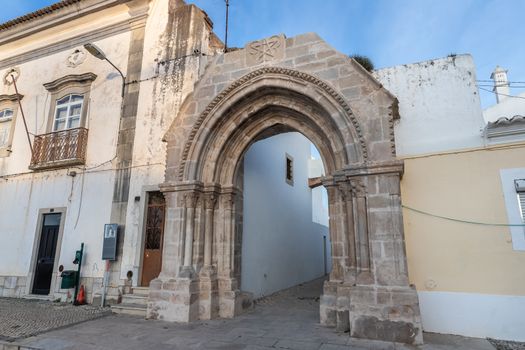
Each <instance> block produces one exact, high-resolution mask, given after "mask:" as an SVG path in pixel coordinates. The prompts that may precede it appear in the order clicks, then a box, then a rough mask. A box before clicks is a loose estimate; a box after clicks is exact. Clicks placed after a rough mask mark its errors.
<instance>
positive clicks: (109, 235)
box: [102, 224, 118, 260]
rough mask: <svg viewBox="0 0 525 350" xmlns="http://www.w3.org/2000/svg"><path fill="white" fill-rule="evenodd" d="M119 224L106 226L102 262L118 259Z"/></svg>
mask: <svg viewBox="0 0 525 350" xmlns="http://www.w3.org/2000/svg"><path fill="white" fill-rule="evenodd" d="M117 238H118V224H105V225H104V243H103V245H102V260H116V259H117Z"/></svg>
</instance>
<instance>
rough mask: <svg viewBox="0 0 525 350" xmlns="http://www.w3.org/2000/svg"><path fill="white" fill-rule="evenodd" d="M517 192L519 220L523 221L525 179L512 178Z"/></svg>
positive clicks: (524, 213)
mask: <svg viewBox="0 0 525 350" xmlns="http://www.w3.org/2000/svg"><path fill="white" fill-rule="evenodd" d="M514 186H515V187H516V192H517V193H518V206H519V208H520V214H521V222H523V223H525V179H519V180H514Z"/></svg>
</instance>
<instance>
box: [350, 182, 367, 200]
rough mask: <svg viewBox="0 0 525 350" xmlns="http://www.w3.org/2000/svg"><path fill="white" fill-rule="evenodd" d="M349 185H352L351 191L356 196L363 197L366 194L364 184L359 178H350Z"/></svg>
mask: <svg viewBox="0 0 525 350" xmlns="http://www.w3.org/2000/svg"><path fill="white" fill-rule="evenodd" d="M350 185H351V187H352V193H353V194H354V196H356V197H365V196H366V194H367V188H366V184H365V182H364V181H363V180H361V179H354V180H350Z"/></svg>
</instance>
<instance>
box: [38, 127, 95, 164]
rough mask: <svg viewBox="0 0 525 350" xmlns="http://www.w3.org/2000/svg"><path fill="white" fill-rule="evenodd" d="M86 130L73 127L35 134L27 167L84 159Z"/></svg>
mask: <svg viewBox="0 0 525 350" xmlns="http://www.w3.org/2000/svg"><path fill="white" fill-rule="evenodd" d="M87 136H88V130H87V129H86V128H75V129H68V130H63V131H56V132H51V133H48V134H43V135H37V136H35V141H34V144H33V156H32V157H31V164H30V166H29V169H32V170H41V169H49V168H59V167H63V166H70V165H81V164H84V163H85V161H86V146H87Z"/></svg>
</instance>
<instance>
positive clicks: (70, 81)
mask: <svg viewBox="0 0 525 350" xmlns="http://www.w3.org/2000/svg"><path fill="white" fill-rule="evenodd" d="M96 78H97V76H96V75H95V74H93V73H84V74H78V75H76V74H72V75H67V76H65V77H62V78H59V79H57V80H55V81H52V82H50V83H46V84H44V87H45V88H46V89H47V90H48V91H49V92H50V93H51V101H52V102H51V109H50V112H49V120H48V124H47V128H46V130H45V131H46V133H50V132H59V131H63V130H69V129H75V128H85V127H87V120H86V119H87V110H88V107H89V106H88V103H89V95H90V91H91V83H92V82H93V81H94V80H95V79H96Z"/></svg>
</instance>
